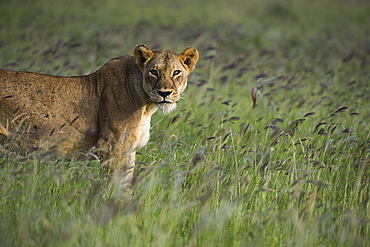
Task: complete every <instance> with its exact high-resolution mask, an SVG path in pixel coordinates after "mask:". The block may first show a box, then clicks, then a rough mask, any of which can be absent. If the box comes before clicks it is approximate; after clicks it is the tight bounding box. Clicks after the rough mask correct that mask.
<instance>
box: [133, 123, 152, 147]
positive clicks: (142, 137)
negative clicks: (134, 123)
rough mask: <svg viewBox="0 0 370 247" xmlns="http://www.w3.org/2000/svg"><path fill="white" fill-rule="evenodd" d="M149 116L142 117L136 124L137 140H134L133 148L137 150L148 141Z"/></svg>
mask: <svg viewBox="0 0 370 247" xmlns="http://www.w3.org/2000/svg"><path fill="white" fill-rule="evenodd" d="M150 118H151V117H143V118H142V119H141V122H140V124H139V126H138V131H137V140H136V145H135V150H138V149H140V148H142V147H144V146H145V145H146V144H147V143H148V141H149V137H150V131H149V130H150Z"/></svg>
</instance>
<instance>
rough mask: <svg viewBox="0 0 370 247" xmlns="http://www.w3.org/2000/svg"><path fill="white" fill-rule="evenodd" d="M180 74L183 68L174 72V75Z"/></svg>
mask: <svg viewBox="0 0 370 247" xmlns="http://www.w3.org/2000/svg"><path fill="white" fill-rule="evenodd" d="M179 74H181V70H175V71H174V72H173V76H176V75H179Z"/></svg>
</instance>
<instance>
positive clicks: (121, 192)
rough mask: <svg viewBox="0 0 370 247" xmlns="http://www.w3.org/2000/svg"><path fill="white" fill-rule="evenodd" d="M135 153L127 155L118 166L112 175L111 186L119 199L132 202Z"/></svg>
mask: <svg viewBox="0 0 370 247" xmlns="http://www.w3.org/2000/svg"><path fill="white" fill-rule="evenodd" d="M135 154H136V153H135V152H131V153H126V154H125V155H124V156H123V157H122V158H121V160H115V162H119V165H118V166H116V170H115V171H114V172H113V174H112V180H111V185H112V186H113V188H114V191H115V196H116V198H117V199H123V200H130V196H131V194H132V181H133V177H134V169H135V156H136V155H135Z"/></svg>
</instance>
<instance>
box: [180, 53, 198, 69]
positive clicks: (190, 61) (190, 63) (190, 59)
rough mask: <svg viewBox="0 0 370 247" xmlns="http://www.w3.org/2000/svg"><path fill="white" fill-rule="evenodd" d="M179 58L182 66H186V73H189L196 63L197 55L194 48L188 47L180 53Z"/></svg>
mask: <svg viewBox="0 0 370 247" xmlns="http://www.w3.org/2000/svg"><path fill="white" fill-rule="evenodd" d="M180 57H181V59H182V61H183V62H184V64H185V65H187V67H188V71H189V72H191V71H192V70H193V69H194V68H195V64H196V63H197V62H198V59H199V53H198V51H197V50H196V49H195V48H194V47H188V48H186V49H185V50H184V51H183V52H182V53H181V55H180Z"/></svg>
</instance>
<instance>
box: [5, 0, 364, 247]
mask: <svg viewBox="0 0 370 247" xmlns="http://www.w3.org/2000/svg"><path fill="white" fill-rule="evenodd" d="M369 10H370V5H369V4H368V3H367V2H366V1H351V2H342V1H329V0H328V1H311V2H310V3H306V2H304V1H275V2H274V3H272V2H270V1H248V3H245V2H244V1H237V0H234V1H224V2H223V1H217V0H216V1H212V2H211V1H201V2H200V1H188V2H180V1H161V2H147V1H128V2H126V3H122V2H120V1H114V0H110V1H104V2H101V1H90V2H89V3H85V2H84V1H80V2H76V1H73V2H72V1H67V2H64V3H63V4H61V3H57V2H47V1H43V0H38V1H34V2H33V3H32V4H30V3H28V2H25V1H20V0H19V1H12V2H8V3H0V14H1V15H2V18H1V19H0V33H1V36H0V54H1V56H0V65H1V66H0V67H1V68H6V69H14V70H30V71H39V72H46V73H51V74H58V75H78V74H86V73H90V72H93V71H94V70H96V69H98V68H99V67H100V66H101V65H103V64H104V63H105V62H106V61H108V60H109V59H110V58H112V57H117V56H121V55H124V54H131V53H132V49H133V47H134V46H135V45H136V44H138V43H146V44H147V45H148V46H149V47H150V48H153V49H157V48H168V49H173V50H175V51H178V52H180V51H181V50H183V49H184V48H185V47H187V46H188V45H192V46H195V47H196V48H197V49H198V50H199V52H200V55H201V60H200V61H199V64H198V66H197V68H196V70H195V71H194V73H193V74H192V76H191V78H190V81H189V86H188V88H187V89H186V91H185V93H184V96H183V100H182V101H181V102H180V103H179V106H178V109H177V110H176V111H175V112H173V113H171V114H169V115H163V114H161V113H157V114H156V115H155V116H154V118H153V120H152V123H153V127H152V129H151V138H150V143H149V144H148V145H147V146H146V147H145V148H143V149H141V150H140V153H139V154H138V155H137V156H138V157H137V162H136V163H137V167H136V170H135V181H134V190H133V195H132V199H131V202H130V203H122V202H120V201H117V200H115V198H114V197H113V196H112V193H111V191H109V189H108V187H107V186H105V185H106V183H107V181H106V178H105V177H104V175H103V174H102V173H101V169H100V166H101V164H100V162H99V161H98V160H97V159H96V156H95V155H94V154H95V151H94V150H88V151H83V150H79V151H77V153H78V155H76V156H73V155H70V156H65V157H55V156H53V155H52V153H51V152H49V151H50V150H29V149H27V148H25V147H24V140H27V130H26V129H24V128H22V126H12V131H13V132H14V133H15V134H14V135H13V136H12V137H11V138H7V139H6V138H4V137H0V138H1V139H0V168H1V172H0V174H1V175H0V178H1V187H2V188H1V194H0V198H1V200H0V202H1V203H0V219H1V224H0V239H1V241H0V245H1V246H368V245H370V238H369V236H370V227H369V226H370V216H369V207H370V201H369V194H370V189H369V184H370V176H369V174H370V170H369V162H370V156H369V147H370V142H369V139H370V138H369V137H370V131H369V124H370V120H369V119H370V111H369V103H370V98H369V95H370V90H369V87H368V83H369V79H370V73H369V71H370V68H369V67H370V63H369V62H370V56H369V48H368V47H370V44H369V40H370V39H369V33H370V30H369V25H368V23H369V21H370V20H369V15H368V13H369ZM0 110H1V109H0ZM75 157H79V158H75Z"/></svg>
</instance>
